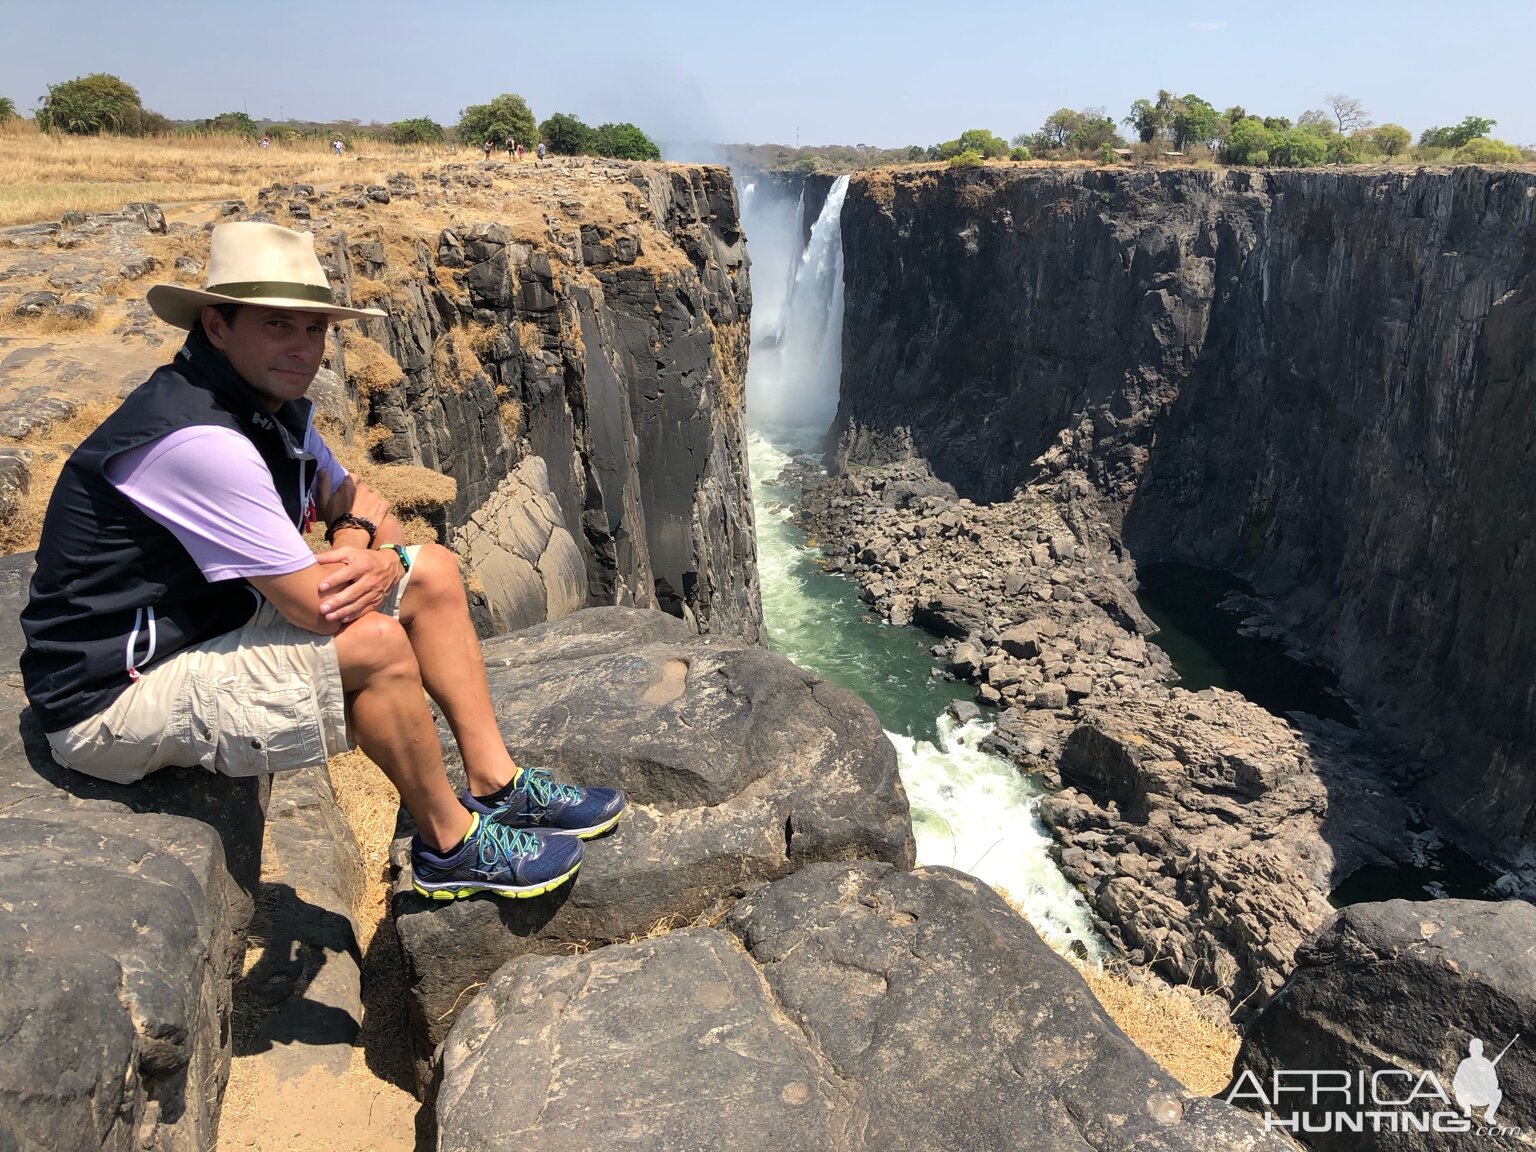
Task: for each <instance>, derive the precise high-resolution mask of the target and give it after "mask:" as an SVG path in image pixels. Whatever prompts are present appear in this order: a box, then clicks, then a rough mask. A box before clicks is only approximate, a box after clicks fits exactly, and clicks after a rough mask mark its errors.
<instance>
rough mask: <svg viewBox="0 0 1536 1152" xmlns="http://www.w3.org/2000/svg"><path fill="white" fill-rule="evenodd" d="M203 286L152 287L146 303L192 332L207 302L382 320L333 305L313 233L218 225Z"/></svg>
mask: <svg viewBox="0 0 1536 1152" xmlns="http://www.w3.org/2000/svg"><path fill="white" fill-rule="evenodd" d="M206 283H207V287H206V288H203V289H202V290H201V291H199V290H198V289H196V288H183V287H182V286H181V285H180V284H156V285H155V286H154V287H153V288H151V289H150V290H149V291H148V292H147V293H146V294H145V299H146V300H148V301H149V306H150V307H151V308H153V309H154V310H155V315H156V316H158V317H160V319H162V320H164V321H165V322H166V323H167V324H174V325H176V327H178V328H187V329H190V328H191V327H192V325H193V324H195V323H196V322H197V316H198V313H199V312H200V311H201V310H202V308H203V306H204V305H205V304H258V305H261V306H262V307H265V308H291V309H293V310H295V311H302V312H323V313H325V314H326V315H327V316H335V317H337V318H339V319H342V320H358V319H361V318H362V317H364V316H383V315H385V313H384V312H381V311H380V310H379V309H377V308H344V307H342V306H341V305H340V304H333V303H331V299H332V297H331V285H330V282H329V281H328V280H326V278H325V269H323V268H321V267H320V259H319V257H317V256H316V255H315V237H314V234H313V233H311V232H295V231H293V230H292V229H289V228H281V227H279V226H278V225H276V224H260V223H257V222H255V221H250V220H246V221H240V222H238V223H234V224H220V225H219V226H218V227H217V228H215V229H214V230H213V237H212V239H211V241H210V242H209V245H208V279H207V281H206Z"/></svg>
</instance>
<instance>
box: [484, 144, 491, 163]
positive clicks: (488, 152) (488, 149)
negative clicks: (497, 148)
mask: <svg viewBox="0 0 1536 1152" xmlns="http://www.w3.org/2000/svg"><path fill="white" fill-rule="evenodd" d="M485 158H486V159H487V160H489V159H490V158H491V142H490V141H489V140H487V141H486V142H485Z"/></svg>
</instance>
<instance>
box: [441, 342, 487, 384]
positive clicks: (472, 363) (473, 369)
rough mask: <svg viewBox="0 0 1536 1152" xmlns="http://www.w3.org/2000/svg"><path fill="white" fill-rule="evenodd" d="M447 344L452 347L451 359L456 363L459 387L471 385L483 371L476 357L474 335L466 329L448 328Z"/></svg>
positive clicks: (478, 358)
mask: <svg viewBox="0 0 1536 1152" xmlns="http://www.w3.org/2000/svg"><path fill="white" fill-rule="evenodd" d="M448 344H449V346H450V347H452V349H453V358H454V360H455V361H457V363H458V369H459V372H458V382H459V383H460V384H461V385H462V384H469V383H471V382H472V381H474V380H475V379H476V378H477V377H479V376H480V375H481V373H482V372H483V371H484V369H483V368H482V367H481V365H480V357H479V356H478V355H476V347H475V344H476V337H475V334H474V333H473V332H471V331H470V330H469V329H468V328H450V329H449V330H448Z"/></svg>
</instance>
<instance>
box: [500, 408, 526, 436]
mask: <svg viewBox="0 0 1536 1152" xmlns="http://www.w3.org/2000/svg"><path fill="white" fill-rule="evenodd" d="M497 412H498V413H499V414H500V415H501V426H502V427H503V428H504V429H506V433H507V437H508V438H509V439H512V440H516V439H517V438H518V437H519V436H520V435H522V431H523V404H522V401H520V400H503V401H502V402H501V406H500V407H499V408H498V409H497Z"/></svg>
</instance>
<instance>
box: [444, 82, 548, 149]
mask: <svg viewBox="0 0 1536 1152" xmlns="http://www.w3.org/2000/svg"><path fill="white" fill-rule="evenodd" d="M537 131H538V128H537V126H536V125H535V124H534V120H533V113H532V112H530V111H529V110H528V102H527V101H526V100H524V99H523V98H522V97H521V96H519V95H517V94H516V93H514V92H503V93H502V94H501V95H500V96H498V97H496V99H494V100H492V101H491V102H490V103H489V104H471V105H470V106H469V107H468V108H465V109H464V110H463V111H462V112H460V113H459V125H458V133H459V139H460V140H462V141H464V142H465V143H468V144H480V143H483V142H484V141H486V140H489V141H490V142H491V143H492V144H494V145H496V146H498V147H501V146H504V145H505V144H506V142H507V141H508V140H520V141H522V143H523V144H525V145H527V144H532V143H533V142H534V134H535V133H536V132H537Z"/></svg>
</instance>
